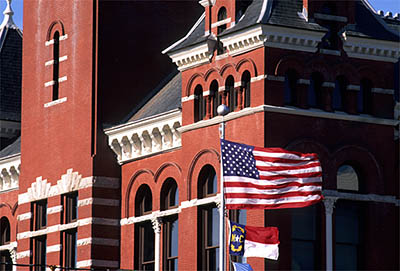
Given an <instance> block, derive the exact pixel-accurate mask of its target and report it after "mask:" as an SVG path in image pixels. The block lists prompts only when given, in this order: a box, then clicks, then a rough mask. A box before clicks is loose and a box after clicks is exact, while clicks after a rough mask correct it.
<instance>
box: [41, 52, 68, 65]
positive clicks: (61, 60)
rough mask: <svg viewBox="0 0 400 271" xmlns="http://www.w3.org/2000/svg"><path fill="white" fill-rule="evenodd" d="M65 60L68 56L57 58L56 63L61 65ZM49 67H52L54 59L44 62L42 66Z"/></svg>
mask: <svg viewBox="0 0 400 271" xmlns="http://www.w3.org/2000/svg"><path fill="white" fill-rule="evenodd" d="M67 59H68V56H67V55H65V56H62V57H59V58H58V63H61V62H63V61H65V60H67ZM51 65H54V59H52V60H49V61H46V62H45V63H44V66H45V67H47V66H51Z"/></svg>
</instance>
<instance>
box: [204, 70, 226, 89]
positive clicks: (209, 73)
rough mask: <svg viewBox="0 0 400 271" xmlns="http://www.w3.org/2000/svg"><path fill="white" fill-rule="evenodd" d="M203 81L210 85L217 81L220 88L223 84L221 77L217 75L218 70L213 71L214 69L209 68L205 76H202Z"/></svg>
mask: <svg viewBox="0 0 400 271" xmlns="http://www.w3.org/2000/svg"><path fill="white" fill-rule="evenodd" d="M204 79H205V81H206V82H209V83H211V82H212V81H213V80H217V82H218V85H219V86H222V84H223V82H222V77H221V75H220V73H219V70H217V69H215V68H211V69H209V70H208V71H207V72H206V73H205V75H204Z"/></svg>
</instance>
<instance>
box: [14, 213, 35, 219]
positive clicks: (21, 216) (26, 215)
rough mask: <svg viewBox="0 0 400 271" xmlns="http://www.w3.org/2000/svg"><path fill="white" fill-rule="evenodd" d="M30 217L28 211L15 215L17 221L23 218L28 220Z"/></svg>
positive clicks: (30, 214)
mask: <svg viewBox="0 0 400 271" xmlns="http://www.w3.org/2000/svg"><path fill="white" fill-rule="evenodd" d="M31 218H32V213H31V212H28V213H24V214H20V215H18V216H17V220H18V221H23V220H28V219H31Z"/></svg>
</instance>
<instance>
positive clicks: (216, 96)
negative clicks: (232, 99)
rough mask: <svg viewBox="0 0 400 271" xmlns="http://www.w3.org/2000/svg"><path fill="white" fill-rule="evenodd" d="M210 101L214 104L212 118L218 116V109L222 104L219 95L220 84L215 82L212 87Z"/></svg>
mask: <svg viewBox="0 0 400 271" xmlns="http://www.w3.org/2000/svg"><path fill="white" fill-rule="evenodd" d="M210 99H211V103H212V117H216V116H218V112H217V108H218V106H219V105H220V104H221V97H220V95H219V93H218V82H217V80H213V81H212V82H211V85H210Z"/></svg>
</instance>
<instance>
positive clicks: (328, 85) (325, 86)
mask: <svg viewBox="0 0 400 271" xmlns="http://www.w3.org/2000/svg"><path fill="white" fill-rule="evenodd" d="M322 87H324V88H335V83H333V82H323V83H322Z"/></svg>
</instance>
